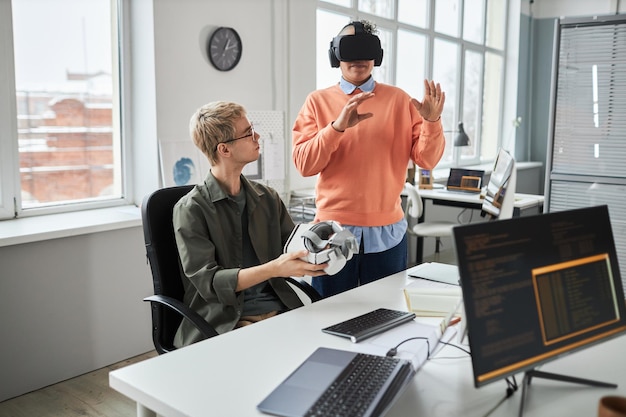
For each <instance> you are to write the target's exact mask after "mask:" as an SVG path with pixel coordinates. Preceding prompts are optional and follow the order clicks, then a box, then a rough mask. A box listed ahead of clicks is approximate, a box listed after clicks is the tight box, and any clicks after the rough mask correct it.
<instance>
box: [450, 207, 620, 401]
mask: <svg viewBox="0 0 626 417" xmlns="http://www.w3.org/2000/svg"><path fill="white" fill-rule="evenodd" d="M453 234H454V244H455V248H456V252H457V258H458V267H459V274H460V278H461V287H462V293H463V300H464V305H465V313H466V325H467V332H468V339H469V345H470V350H471V357H472V368H473V375H474V385H475V386H476V387H481V386H484V385H485V384H488V383H491V382H494V381H498V380H501V379H504V378H507V377H509V376H512V375H515V374H517V373H520V372H526V375H525V378H526V377H527V376H529V375H530V376H533V375H534V374H532V372H533V371H534V368H535V367H537V366H538V365H541V364H543V363H546V362H549V361H552V360H554V359H557V358H558V357H560V356H562V355H564V354H567V353H570V352H573V351H576V350H580V349H584V348H586V347H589V346H591V345H594V344H597V343H600V342H603V341H606V340H608V339H611V338H613V337H616V336H618V335H620V334H622V333H624V332H625V331H626V309H625V300H624V292H623V288H622V280H621V277H620V269H619V266H618V260H617V254H616V250H615V244H614V240H613V233H612V229H611V224H610V220H609V212H608V208H607V206H605V205H604V206H595V207H587V208H582V209H576V210H569V211H561V212H554V213H546V214H539V215H535V216H527V217H515V218H512V219H508V220H500V221H495V222H482V223H472V224H467V225H461V226H457V227H455V228H454V230H453ZM534 372H536V373H537V374H540V373H541V372H540V371H534ZM544 374H545V373H544ZM535 376H541V377H544V378H546V377H547V376H544V375H535ZM553 376H554V375H553ZM550 379H557V380H562V381H565V380H566V379H563V378H562V377H560V376H558V377H556V378H550ZM575 379H577V378H575ZM584 381H585V382H581V381H569V382H579V383H586V384H588V385H596V386H611V387H614V386H615V385H613V384H608V383H601V382H596V381H588V380H584ZM589 382H594V383H593V384H592V383H589ZM525 386H526V384H525ZM525 386H524V389H526V388H525Z"/></svg>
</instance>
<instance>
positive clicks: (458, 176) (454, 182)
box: [446, 168, 485, 193]
mask: <svg viewBox="0 0 626 417" xmlns="http://www.w3.org/2000/svg"><path fill="white" fill-rule="evenodd" d="M484 175H485V171H482V170H479V169H465V168H450V175H449V176H448V182H447V184H446V188H447V189H448V190H452V191H472V192H478V193H479V192H480V188H481V187H482V185H483V177H484Z"/></svg>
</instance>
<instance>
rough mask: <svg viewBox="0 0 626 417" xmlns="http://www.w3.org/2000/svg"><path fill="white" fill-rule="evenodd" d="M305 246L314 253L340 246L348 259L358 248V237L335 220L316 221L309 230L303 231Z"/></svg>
mask: <svg viewBox="0 0 626 417" xmlns="http://www.w3.org/2000/svg"><path fill="white" fill-rule="evenodd" d="M302 237H303V238H304V247H305V248H306V249H307V250H308V251H310V252H314V253H319V252H321V251H323V250H325V249H329V248H338V249H339V250H340V251H341V253H342V254H343V256H345V258H346V259H348V260H349V259H350V258H352V255H353V254H354V253H356V251H357V250H358V247H357V246H358V245H357V243H356V238H355V237H354V235H353V234H352V232H350V231H349V230H346V229H344V228H343V227H341V225H340V224H339V223H337V222H334V221H323V222H319V223H316V224H315V225H313V226H312V227H311V228H310V229H309V230H306V231H304V232H303V233H302Z"/></svg>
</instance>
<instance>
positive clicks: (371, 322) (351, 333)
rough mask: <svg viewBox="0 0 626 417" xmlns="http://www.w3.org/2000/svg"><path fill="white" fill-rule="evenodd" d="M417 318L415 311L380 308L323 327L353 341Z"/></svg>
mask: <svg viewBox="0 0 626 417" xmlns="http://www.w3.org/2000/svg"><path fill="white" fill-rule="evenodd" d="M414 318H415V313H411V312H406V311H399V310H390V309H387V308H379V309H377V310H373V311H370V312H369V313H365V314H363V315H361V316H357V317H354V318H351V319H349V320H346V321H343V322H341V323H337V324H335V325H332V326H330V327H326V328H325V329H322V331H323V332H325V333H329V334H333V335H336V336H342V337H348V338H350V339H351V340H352V341H353V342H355V343H356V342H360V341H361V340H364V339H367V338H368V337H372V336H374V335H376V334H378V333H381V332H384V331H385V330H389V329H391V328H394V327H396V326H399V325H401V324H403V323H406V322H408V321H411V320H413V319H414Z"/></svg>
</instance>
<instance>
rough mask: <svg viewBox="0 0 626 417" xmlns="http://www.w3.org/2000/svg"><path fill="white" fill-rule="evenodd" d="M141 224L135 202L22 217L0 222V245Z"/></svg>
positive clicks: (139, 212) (139, 213)
mask: <svg viewBox="0 0 626 417" xmlns="http://www.w3.org/2000/svg"><path fill="white" fill-rule="evenodd" d="M136 226H141V211H140V210H139V207H136V206H119V207H110V208H104V209H94V210H85V211H77V212H71V213H59V214H51V215H46V216H37V217H25V218H21V219H12V220H3V221H2V222H0V247H3V246H11V245H19V244H22V243H31V242H39V241H45V240H50V239H57V238H63V237H70V236H77V235H84V234H88V233H95V232H105V231H109V230H117V229H124V228H128V227H136Z"/></svg>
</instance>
